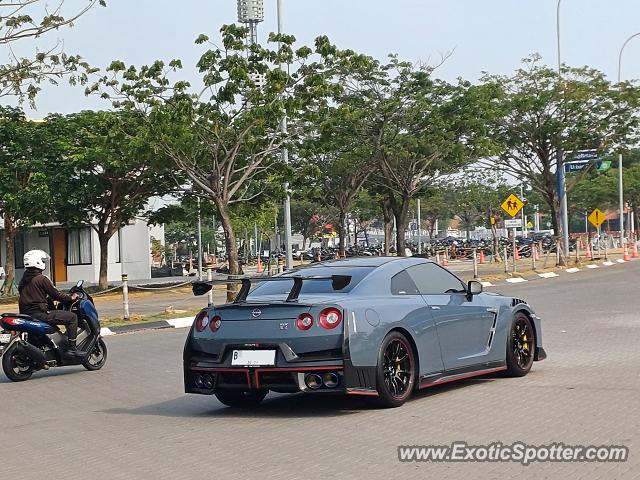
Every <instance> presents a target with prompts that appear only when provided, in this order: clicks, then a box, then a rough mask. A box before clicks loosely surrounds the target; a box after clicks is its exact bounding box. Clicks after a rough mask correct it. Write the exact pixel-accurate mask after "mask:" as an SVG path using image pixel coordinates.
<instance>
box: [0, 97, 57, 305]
mask: <svg viewBox="0 0 640 480" xmlns="http://www.w3.org/2000/svg"><path fill="white" fill-rule="evenodd" d="M51 134H52V132H51V129H50V128H48V126H47V125H45V124H41V123H36V122H31V121H29V120H27V119H26V118H25V116H24V113H23V112H22V110H20V109H19V108H12V107H0V145H1V146H2V147H1V148H0V213H1V214H2V218H3V224H4V239H5V255H6V265H5V272H6V275H7V278H6V281H5V283H4V286H3V290H4V292H3V293H7V292H9V291H10V290H11V288H12V285H13V282H14V280H15V259H14V245H15V237H16V233H17V231H18V229H19V228H20V227H22V226H25V225H28V224H30V223H33V222H46V221H47V220H48V219H49V218H50V215H51V208H50V205H51V202H50V199H51V185H52V182H51V175H50V173H51V165H52V161H55V160H56V158H55V157H56V156H57V154H58V152H57V151H56V149H55V148H52V143H53V138H52V135H51Z"/></svg>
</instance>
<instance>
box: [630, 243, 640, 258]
mask: <svg viewBox="0 0 640 480" xmlns="http://www.w3.org/2000/svg"><path fill="white" fill-rule="evenodd" d="M631 258H638V242H637V241H636V240H635V239H634V240H633V250H632V252H631Z"/></svg>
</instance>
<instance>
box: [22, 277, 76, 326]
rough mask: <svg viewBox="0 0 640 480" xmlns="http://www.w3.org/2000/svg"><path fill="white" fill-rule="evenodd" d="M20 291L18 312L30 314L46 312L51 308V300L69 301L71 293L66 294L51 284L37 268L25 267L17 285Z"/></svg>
mask: <svg viewBox="0 0 640 480" xmlns="http://www.w3.org/2000/svg"><path fill="white" fill-rule="evenodd" d="M18 292H19V293H20V300H19V306H20V313H24V314H26V315H31V314H33V313H37V312H44V313H47V312H48V311H49V310H51V307H52V304H51V300H55V301H58V302H71V300H72V299H71V295H66V294H64V293H62V292H60V291H58V289H57V288H56V287H54V286H53V283H51V280H49V279H48V278H47V277H45V276H44V275H43V274H42V272H41V271H40V270H38V269H37V268H27V269H26V271H25V272H24V275H23V276H22V280H20V284H19V285H18Z"/></svg>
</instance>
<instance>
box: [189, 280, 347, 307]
mask: <svg viewBox="0 0 640 480" xmlns="http://www.w3.org/2000/svg"><path fill="white" fill-rule="evenodd" d="M291 280H293V287H291V291H290V292H289V295H287V299H286V300H285V301H287V302H295V301H297V300H298V295H300V291H301V290H302V284H303V282H307V281H315V280H325V281H326V280H331V287H332V288H333V289H334V290H342V289H343V288H345V287H346V286H347V285H349V283H351V275H331V276H330V277H301V276H299V275H293V276H290V277H236V278H228V279H226V280H211V281H206V282H205V281H200V280H196V281H194V282H192V284H191V288H192V290H193V294H194V295H204V294H205V293H208V292H209V291H210V290H211V289H212V288H213V286H214V285H227V284H229V283H239V284H241V285H242V286H241V287H240V291H239V292H238V295H237V296H236V298H235V300H234V303H240V302H244V301H245V300H246V299H247V295H248V294H249V290H250V289H251V285H252V284H253V283H261V282H283V281H291Z"/></svg>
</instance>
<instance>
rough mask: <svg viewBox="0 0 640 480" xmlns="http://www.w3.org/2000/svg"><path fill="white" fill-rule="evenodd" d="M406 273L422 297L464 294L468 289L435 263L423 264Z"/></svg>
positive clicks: (411, 268)
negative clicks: (455, 293)
mask: <svg viewBox="0 0 640 480" xmlns="http://www.w3.org/2000/svg"><path fill="white" fill-rule="evenodd" d="M406 272H407V273H408V275H409V276H410V277H411V279H412V280H413V283H415V285H416V287H417V288H418V291H419V292H420V293H421V294H422V295H441V294H444V293H454V292H458V293H462V292H466V288H465V286H464V284H463V283H462V281H461V280H460V279H459V278H458V277H456V276H455V275H453V274H452V273H450V272H448V271H447V270H445V269H444V268H442V267H441V266H439V265H436V264H435V263H423V264H421V265H415V266H413V267H409V268H407V270H406Z"/></svg>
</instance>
